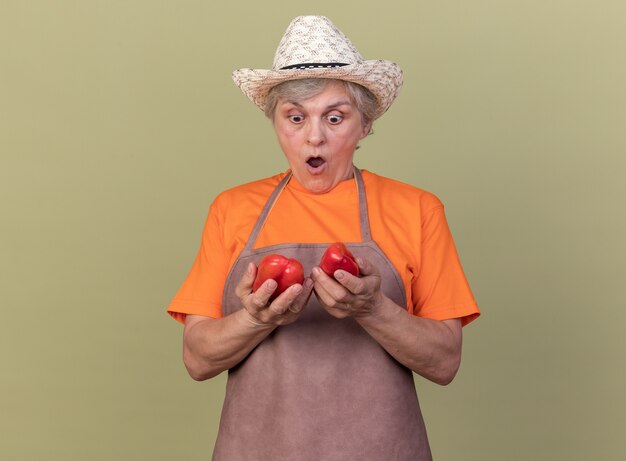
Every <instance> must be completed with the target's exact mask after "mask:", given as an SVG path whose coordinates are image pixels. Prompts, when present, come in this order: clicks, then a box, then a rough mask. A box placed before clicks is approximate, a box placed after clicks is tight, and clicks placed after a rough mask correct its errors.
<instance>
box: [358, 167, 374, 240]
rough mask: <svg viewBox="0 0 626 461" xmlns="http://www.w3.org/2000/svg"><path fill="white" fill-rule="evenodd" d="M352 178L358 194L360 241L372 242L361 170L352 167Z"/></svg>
mask: <svg viewBox="0 0 626 461" xmlns="http://www.w3.org/2000/svg"><path fill="white" fill-rule="evenodd" d="M354 177H355V179H356V187H357V191H358V194H359V224H360V226H361V240H362V241H363V242H369V241H371V240H372V232H371V230H370V218H369V214H368V212H367V197H366V195H365V183H364V182H363V176H362V175H361V170H359V169H358V168H357V167H354Z"/></svg>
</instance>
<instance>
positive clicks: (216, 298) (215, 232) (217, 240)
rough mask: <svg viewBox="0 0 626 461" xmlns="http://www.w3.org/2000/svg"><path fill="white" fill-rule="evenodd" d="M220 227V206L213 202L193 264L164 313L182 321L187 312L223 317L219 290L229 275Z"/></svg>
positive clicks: (221, 224)
mask: <svg viewBox="0 0 626 461" xmlns="http://www.w3.org/2000/svg"><path fill="white" fill-rule="evenodd" d="M222 228H223V219H222V214H221V212H220V207H219V206H218V205H217V203H216V202H214V203H213V204H212V205H211V207H210V209H209V214H208V216H207V219H206V222H205V225H204V229H203V231H202V241H201V244H200V250H199V251H198V254H197V256H196V259H195V261H194V263H193V266H192V267H191V270H190V272H189V275H188V276H187V278H186V279H185V281H184V282H183V284H182V286H181V287H180V289H179V290H178V293H177V294H176V296H175V297H174V299H173V300H172V302H171V303H170V305H169V307H168V308H167V312H168V313H169V314H170V315H171V316H172V317H173V318H174V319H175V320H177V321H179V322H181V323H184V322H185V317H186V316H187V315H188V314H194V315H204V316H206V317H213V318H220V317H222V289H223V287H224V284H225V282H226V277H227V275H228V256H227V255H226V251H225V247H224V244H223V232H222Z"/></svg>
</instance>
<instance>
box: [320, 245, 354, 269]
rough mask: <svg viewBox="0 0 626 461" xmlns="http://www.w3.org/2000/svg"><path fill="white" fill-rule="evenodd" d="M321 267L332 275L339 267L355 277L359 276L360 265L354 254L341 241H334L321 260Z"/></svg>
mask: <svg viewBox="0 0 626 461" xmlns="http://www.w3.org/2000/svg"><path fill="white" fill-rule="evenodd" d="M320 268H321V269H322V270H323V271H324V272H326V273H327V274H328V275H330V276H331V277H332V276H333V274H334V273H335V271H336V270H337V269H342V270H344V271H346V272H349V273H351V274H352V275H354V276H355V277H358V276H359V266H358V265H357V263H356V261H355V259H354V255H353V254H352V253H351V252H350V250H348V248H346V246H345V245H344V244H343V243H341V242H337V243H333V244H332V245H330V246H329V247H328V248H327V249H326V252H325V253H324V256H322V261H321V262H320Z"/></svg>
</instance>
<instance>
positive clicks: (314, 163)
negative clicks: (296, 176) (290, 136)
mask: <svg viewBox="0 0 626 461" xmlns="http://www.w3.org/2000/svg"><path fill="white" fill-rule="evenodd" d="M306 163H308V164H309V166H310V167H313V168H319V167H321V166H322V165H323V164H324V163H326V160H324V159H323V158H322V157H311V158H310V159H308V160H307V161H306Z"/></svg>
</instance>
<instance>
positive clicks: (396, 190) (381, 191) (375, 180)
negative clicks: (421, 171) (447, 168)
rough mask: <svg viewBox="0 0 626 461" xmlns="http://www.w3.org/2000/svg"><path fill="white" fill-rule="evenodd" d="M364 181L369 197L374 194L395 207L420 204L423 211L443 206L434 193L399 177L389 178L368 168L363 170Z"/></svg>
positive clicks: (410, 206)
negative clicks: (398, 178) (400, 179)
mask: <svg viewBox="0 0 626 461" xmlns="http://www.w3.org/2000/svg"><path fill="white" fill-rule="evenodd" d="M362 174H363V181H364V183H365V190H366V191H367V195H368V198H369V197H370V196H371V195H373V196H374V197H377V198H379V199H380V200H384V201H388V202H389V203H390V204H393V205H394V207H397V206H406V207H409V208H412V207H415V206H419V207H420V209H421V210H422V212H423V213H427V212H428V211H429V210H431V209H434V208H437V207H442V206H443V203H442V202H441V200H439V197H437V196H436V195H435V194H434V193H432V192H430V191H427V190H425V189H422V188H420V187H417V186H415V185H413V184H409V183H406V182H403V181H399V180H397V179H393V178H388V177H386V176H381V175H379V174H376V173H373V172H371V171H368V170H362Z"/></svg>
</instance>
